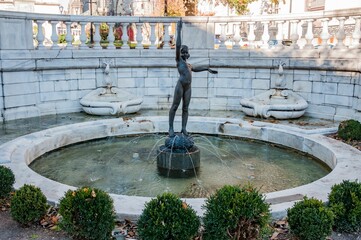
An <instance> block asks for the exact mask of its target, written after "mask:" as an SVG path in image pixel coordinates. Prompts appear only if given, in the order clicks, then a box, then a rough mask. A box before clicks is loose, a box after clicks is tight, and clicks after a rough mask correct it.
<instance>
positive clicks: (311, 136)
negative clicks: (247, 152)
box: [0, 116, 361, 219]
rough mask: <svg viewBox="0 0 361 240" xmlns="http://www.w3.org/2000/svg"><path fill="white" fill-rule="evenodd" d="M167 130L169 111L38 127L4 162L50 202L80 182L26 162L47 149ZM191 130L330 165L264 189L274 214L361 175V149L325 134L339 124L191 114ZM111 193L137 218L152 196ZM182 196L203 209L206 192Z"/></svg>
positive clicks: (0, 159)
mask: <svg viewBox="0 0 361 240" xmlns="http://www.w3.org/2000/svg"><path fill="white" fill-rule="evenodd" d="M180 120H181V119H180V118H179V117H177V118H176V122H175V126H178V125H180ZM167 131H168V117H166V116H146V117H134V118H129V117H127V118H125V117H124V118H122V117H120V118H113V119H102V120H95V121H89V122H82V123H74V124H69V125H64V126H59V127H54V128H49V129H46V130H42V131H38V132H34V133H31V134H28V135H24V136H21V137H18V138H16V139H14V140H12V141H9V142H7V143H4V144H2V145H0V164H3V165H5V166H8V167H10V168H11V169H12V170H13V172H14V174H15V179H16V182H15V185H14V187H15V188H16V189H18V188H19V187H21V186H23V185H24V184H33V185H35V186H38V187H40V188H41V190H42V191H43V192H44V194H45V196H46V197H47V199H48V201H49V202H50V203H52V204H55V205H56V204H58V203H59V200H60V199H61V198H62V197H63V196H64V194H65V192H66V191H67V190H69V189H76V188H75V187H72V186H68V185H65V184H62V183H59V182H56V181H53V180H50V179H48V178H45V177H43V176H41V175H39V174H38V173H35V172H34V171H33V170H31V169H30V168H29V167H28V165H29V164H30V163H31V162H32V161H33V160H35V159H36V158H38V157H39V156H41V155H43V154H44V153H46V152H49V151H52V150H55V149H57V148H59V147H62V146H66V145H69V144H73V143H78V142H83V141H88V140H92V139H99V138H104V137H108V136H119V135H133V134H144V133H165V132H167ZM188 131H189V132H191V133H197V134H198V133H199V134H202V133H203V134H219V135H226V136H236V137H242V138H250V139H257V140H261V141H266V142H270V143H275V144H279V145H283V146H286V147H290V148H294V149H296V150H299V151H302V152H305V153H308V154H311V155H313V156H315V157H316V158H318V159H320V160H321V161H323V162H324V163H325V164H326V165H327V166H329V167H330V168H331V169H332V171H331V172H330V173H329V174H327V175H326V176H324V177H323V178H321V179H319V180H316V181H314V182H312V183H309V184H306V185H302V186H298V187H295V188H290V189H286V190H281V191H276V192H270V193H266V194H265V196H266V200H267V201H268V202H270V203H271V212H272V215H273V217H274V218H279V217H283V216H285V215H286V211H287V209H288V208H289V207H292V206H293V204H294V203H295V201H297V200H300V199H302V197H303V196H306V195H307V196H308V197H315V198H318V199H321V200H322V201H327V197H328V193H329V192H330V190H331V187H332V186H333V185H334V184H336V183H340V182H342V181H343V180H350V181H354V180H356V179H358V180H359V181H360V180H361V175H360V174H359V172H360V171H361V151H359V150H357V149H356V148H353V147H351V146H349V145H347V144H345V143H342V142H340V141H337V140H334V139H331V138H329V137H327V136H324V135H323V134H327V133H332V132H335V131H337V128H317V129H310V130H305V129H301V128H298V127H292V126H286V125H282V124H273V123H267V122H266V123H265V122H259V121H246V120H241V119H237V118H217V117H190V118H189V122H188ZM110 195H111V196H112V198H113V200H114V206H115V211H116V213H117V216H118V218H120V219H122V218H130V219H137V217H138V216H139V215H140V214H141V212H142V210H143V208H144V204H145V203H146V202H148V201H149V200H150V199H151V197H138V196H126V195H117V194H110ZM184 200H185V201H186V202H187V203H188V204H190V205H191V206H192V207H193V208H194V209H195V210H196V211H197V213H198V214H199V215H202V214H203V211H202V205H203V204H204V200H205V199H204V198H185V199H184Z"/></svg>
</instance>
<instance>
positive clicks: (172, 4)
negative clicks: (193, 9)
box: [153, 0, 186, 17]
mask: <svg viewBox="0 0 361 240" xmlns="http://www.w3.org/2000/svg"><path fill="white" fill-rule="evenodd" d="M165 2H166V4H167V5H165ZM154 6H155V8H154V11H153V15H154V16H170V17H179V16H185V13H186V7H185V5H184V1H183V0H167V1H164V0H155V3H154ZM165 6H166V7H165Z"/></svg>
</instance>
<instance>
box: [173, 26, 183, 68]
mask: <svg viewBox="0 0 361 240" xmlns="http://www.w3.org/2000/svg"><path fill="white" fill-rule="evenodd" d="M182 25H183V22H182V19H180V20H179V21H178V23H177V40H176V45H175V47H176V48H175V54H176V55H175V60H176V61H177V62H178V61H179V60H180V50H181V47H182V38H181V35H182Z"/></svg>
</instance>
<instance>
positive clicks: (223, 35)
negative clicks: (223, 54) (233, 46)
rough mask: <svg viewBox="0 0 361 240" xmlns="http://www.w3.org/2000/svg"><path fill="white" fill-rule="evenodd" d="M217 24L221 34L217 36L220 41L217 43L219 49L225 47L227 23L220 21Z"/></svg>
mask: <svg viewBox="0 0 361 240" xmlns="http://www.w3.org/2000/svg"><path fill="white" fill-rule="evenodd" d="M219 25H220V26H221V35H220V36H219V41H221V43H220V44H219V49H226V40H227V36H226V25H227V23H220V24H219Z"/></svg>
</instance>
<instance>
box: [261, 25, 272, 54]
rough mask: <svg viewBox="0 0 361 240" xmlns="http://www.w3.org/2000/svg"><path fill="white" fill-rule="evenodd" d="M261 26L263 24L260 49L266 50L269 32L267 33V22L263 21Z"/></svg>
mask: <svg viewBox="0 0 361 240" xmlns="http://www.w3.org/2000/svg"><path fill="white" fill-rule="evenodd" d="M262 24H263V34H262V41H263V44H262V46H261V48H263V49H268V48H269V45H268V41H269V39H270V36H269V31H268V24H269V21H264V22H262Z"/></svg>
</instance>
